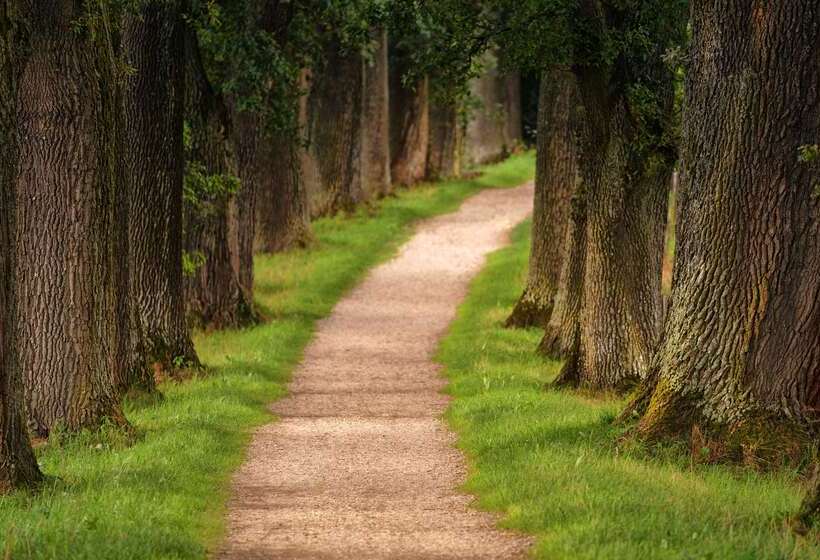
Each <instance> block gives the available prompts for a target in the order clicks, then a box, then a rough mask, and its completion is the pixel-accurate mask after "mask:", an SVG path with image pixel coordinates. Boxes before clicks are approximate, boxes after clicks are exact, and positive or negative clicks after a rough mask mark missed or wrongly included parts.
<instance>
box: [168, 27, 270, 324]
mask: <svg viewBox="0 0 820 560" xmlns="http://www.w3.org/2000/svg"><path fill="white" fill-rule="evenodd" d="M186 53H188V57H187V63H186V88H185V119H186V124H187V126H188V127H189V130H190V145H189V146H187V149H186V152H187V154H186V160H187V170H186V177H185V190H186V192H185V199H184V204H183V206H184V209H183V231H184V242H183V248H184V252H185V260H186V262H187V266H186V267H185V268H186V270H185V279H184V292H185V302H186V304H187V315H188V318H189V320H190V321H191V322H192V323H194V324H196V325H198V326H200V327H202V328H206V329H219V328H227V327H236V326H242V325H247V324H249V323H251V322H253V321H254V319H255V316H254V312H253V305H252V300H251V299H250V297H249V295H248V294H247V293H246V292H245V290H244V289H243V287H242V285H241V283H240V276H239V268H238V262H239V256H238V255H235V250H236V249H237V247H238V241H237V240H236V239H235V240H234V242H232V241H231V235H232V232H233V234H234V235H236V228H234V229H233V230H232V229H231V225H230V220H231V219H232V216H231V212H232V209H231V205H232V204H233V199H234V198H235V195H236V192H237V190H238V189H239V188H241V187H240V186H239V179H238V178H237V165H236V159H235V157H234V154H233V151H232V149H231V143H230V134H231V132H230V121H229V116H228V110H227V108H226V106H225V104H224V102H223V100H222V97H221V96H220V95H219V94H218V93H217V92H215V91H214V90H213V88H212V87H211V84H210V82H209V81H208V78H207V76H206V74H205V69H204V67H203V66H202V61H201V58H200V54H199V46H198V44H197V39H196V36H195V35H194V34H193V32H188V33H186Z"/></svg>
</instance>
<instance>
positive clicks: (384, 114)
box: [362, 28, 391, 198]
mask: <svg viewBox="0 0 820 560" xmlns="http://www.w3.org/2000/svg"><path fill="white" fill-rule="evenodd" d="M371 35H372V36H373V41H374V44H375V49H374V52H373V58H372V60H371V61H369V62H368V63H367V64H366V65H365V68H364V96H363V103H364V110H363V115H362V191H363V193H364V196H365V197H366V198H379V197H382V196H385V195H387V194H389V193H390V188H391V177H390V86H389V71H388V68H389V67H388V58H387V50H388V49H387V30H386V29H385V28H376V29H374V30H373V31H372V32H371Z"/></svg>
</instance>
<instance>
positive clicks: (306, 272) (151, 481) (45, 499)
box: [0, 153, 534, 560]
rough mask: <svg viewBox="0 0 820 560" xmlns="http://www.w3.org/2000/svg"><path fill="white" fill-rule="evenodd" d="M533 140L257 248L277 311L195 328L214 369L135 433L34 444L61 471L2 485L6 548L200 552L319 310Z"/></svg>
mask: <svg viewBox="0 0 820 560" xmlns="http://www.w3.org/2000/svg"><path fill="white" fill-rule="evenodd" d="M533 169H534V156H533V154H531V153H529V154H524V155H520V156H516V157H514V158H511V159H510V160H507V161H506V162H503V163H501V164H498V165H495V166H490V167H488V168H487V169H486V172H485V173H484V174H483V175H482V176H481V177H479V178H477V179H474V180H463V181H450V182H446V183H441V184H439V185H436V186H435V187H431V186H429V185H428V186H421V187H418V188H414V189H413V190H410V191H403V192H402V193H401V194H400V195H399V196H398V197H395V198H390V199H388V200H386V201H384V202H381V203H379V204H378V205H375V206H374V207H372V208H370V209H367V210H361V211H359V212H358V213H357V214H355V215H353V216H348V217H344V218H334V219H325V220H321V221H319V222H317V223H316V224H315V226H314V231H315V234H316V238H317V243H316V245H315V246H314V247H313V248H311V249H309V250H304V251H294V252H291V253H287V254H282V255H276V256H269V257H261V258H259V259H258V262H257V263H256V283H257V288H256V291H257V300H258V303H259V306H260V308H261V309H262V310H263V312H264V313H265V315H266V316H267V317H268V318H270V321H268V322H267V323H265V324H263V325H260V326H258V327H255V328H251V329H247V330H242V331H228V332H219V333H213V334H208V335H203V334H199V335H197V337H196V346H197V350H198V351H199V355H200V357H201V358H202V360H203V361H204V363H205V364H206V365H207V366H208V367H209V370H210V371H209V375H207V376H203V377H198V378H195V379H192V380H190V381H187V382H185V383H182V384H173V383H166V384H164V385H163V386H162V388H161V389H162V392H163V393H164V395H165V399H164V400H163V401H162V402H160V403H150V402H129V403H126V413H127V416H128V419H129V420H130V422H131V423H132V424H133V426H134V427H135V428H136V430H137V433H138V434H139V438H138V441H137V442H136V443H134V444H133V445H129V444H128V443H127V442H125V441H123V440H124V438H123V437H122V435H121V434H120V433H119V432H117V431H116V430H108V431H103V432H101V433H89V434H82V435H80V436H76V437H73V438H70V439H68V440H67V441H65V442H62V443H60V442H58V441H51V442H50V443H49V444H48V445H46V446H44V447H42V448H41V449H39V450H38V453H39V458H40V463H41V465H42V467H43V470H44V471H45V472H46V473H47V474H48V475H50V476H51V477H53V478H52V479H51V480H50V481H49V482H48V483H47V484H46V485H45V486H44V487H43V488H42V489H41V491H40V492H38V493H36V494H29V493H24V492H20V493H17V494H14V495H12V496H8V497H4V498H0V558H14V559H18V558H53V559H60V560H63V559H69V558H70V559H72V560H76V559H84V558H87V559H94V560H99V559H109V558H110V559H114V558H116V559H118V560H122V559H129V558H146V559H147V558H150V559H157V558H202V557H204V556H206V555H207V553H208V552H209V551H212V550H213V549H214V548H215V546H217V545H218V543H219V540H220V538H221V536H222V535H223V531H224V512H225V502H226V499H227V497H228V491H229V480H230V474H231V472H232V471H233V470H234V469H235V468H236V467H237V466H238V465H239V464H240V462H241V460H242V457H243V453H244V450H245V448H246V445H247V443H248V441H249V434H250V432H251V429H252V428H253V427H254V426H258V425H260V424H262V423H263V422H267V421H270V420H271V416H270V415H269V413H268V412H266V404H267V403H269V402H270V401H272V400H275V399H276V398H279V397H281V396H282V395H283V394H284V393H285V383H286V382H287V380H288V377H289V375H290V372H291V371H292V369H293V367H294V365H295V364H296V363H297V362H298V361H299V359H300V357H301V354H302V350H303V348H304V346H305V344H306V343H307V342H308V341H309V339H310V338H311V336H312V333H313V329H314V325H315V323H316V320H317V319H320V318H322V317H324V316H326V315H327V314H328V313H329V312H330V311H331V309H332V308H333V305H334V304H335V303H336V301H338V299H339V298H340V297H341V296H342V295H343V294H344V293H345V291H346V290H348V289H349V288H350V287H351V286H352V285H353V284H355V282H356V281H357V280H359V279H360V278H361V277H362V275H363V274H364V273H365V272H366V271H367V270H368V269H369V268H370V267H372V266H373V265H374V264H376V263H378V262H379V261H382V260H384V259H385V258H387V257H389V256H390V255H392V254H393V253H394V251H395V249H396V248H397V246H398V245H399V243H400V242H401V241H403V240H405V239H406V238H407V237H408V236H409V234H410V233H411V231H412V227H411V224H412V223H413V222H415V221H417V220H419V219H421V218H426V217H429V216H433V215H436V214H441V213H444V212H448V211H451V210H454V209H456V208H457V207H458V205H459V203H460V202H461V201H462V200H464V199H465V198H466V197H467V196H468V195H470V194H473V193H475V192H477V191H479V190H481V189H482V188H488V187H509V186H514V185H516V184H519V183H521V182H523V181H525V180H528V179H530V178H531V176H532V173H533Z"/></svg>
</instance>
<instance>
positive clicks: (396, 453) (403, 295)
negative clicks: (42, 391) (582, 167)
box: [220, 185, 533, 560]
mask: <svg viewBox="0 0 820 560" xmlns="http://www.w3.org/2000/svg"><path fill="white" fill-rule="evenodd" d="M532 197H533V192H532V185H525V186H521V187H517V188H514V189H490V190H485V191H482V192H481V193H479V194H477V195H475V196H473V197H472V198H470V199H468V200H467V201H466V202H465V203H464V204H463V205H462V206H461V208H460V209H459V210H458V211H456V212H454V213H452V214H447V215H444V216H441V217H438V218H434V219H431V220H427V221H424V222H422V223H421V224H419V226H418V227H417V232H416V234H415V235H414V236H413V238H412V239H411V240H410V241H408V242H407V243H406V244H405V245H404V246H403V247H402V248H401V250H400V251H399V254H398V255H397V256H396V257H395V258H394V259H392V260H391V261H389V262H387V263H385V264H382V265H380V266H378V267H377V268H375V269H373V270H372V271H371V272H370V273H369V274H368V275H367V277H366V278H365V280H364V281H363V282H362V283H361V284H359V286H358V287H357V288H355V289H354V290H353V291H351V292H350V294H348V295H347V296H346V297H344V298H343V299H342V300H341V301H340V302H339V304H338V305H337V306H336V308H335V310H334V311H333V313H332V315H331V316H330V317H329V318H327V319H325V320H323V321H321V322H320V324H319V328H318V331H317V333H316V337H315V338H314V340H313V341H312V342H311V343H310V344H309V346H308V347H307V349H306V353H305V357H304V360H303V362H302V364H301V365H300V366H299V368H298V369H297V371H296V372H295V375H294V380H293V383H292V384H291V387H290V395H289V396H288V397H286V398H284V399H282V400H280V401H278V402H277V403H275V404H274V406H273V410H274V412H275V413H276V414H277V415H279V416H280V417H281V419H280V420H278V421H276V422H273V423H271V424H268V425H265V426H263V427H262V428H260V429H259V430H257V432H256V433H255V434H254V437H253V442H252V444H251V447H250V451H249V454H248V458H247V461H246V463H245V464H244V465H243V466H242V467H241V469H240V470H239V471H238V472H237V474H236V476H235V478H234V483H233V498H232V499H231V502H230V504H229V513H228V519H229V534H228V538H227V541H226V543H225V545H224V548H223V549H222V551H221V553H220V558H224V559H237V560H239V559H243V560H254V559H262V558H264V559H266V560H267V559H288V560H301V559H308V558H310V559H322V560H329V559H339V560H341V559H344V560H365V559H376V558H379V559H391V560H411V559H445V558H446V559H490V558H493V559H507V558H519V557H521V556H522V555H523V554H524V551H525V550H526V549H527V548H528V546H529V544H530V542H529V541H528V540H527V539H525V538H523V537H520V536H517V535H513V534H511V533H506V532H502V531H499V530H498V529H496V528H495V526H494V521H495V518H494V516H492V515H490V514H487V513H483V512H479V511H476V510H474V509H471V508H470V507H469V504H470V501H471V500H472V497H471V496H469V495H465V494H463V493H461V492H459V490H458V487H459V485H460V484H461V483H462V482H463V481H464V478H465V475H466V469H465V463H464V458H463V457H462V455H461V453H460V452H459V451H458V450H457V449H456V448H454V447H453V444H454V442H455V436H454V435H453V434H452V433H451V432H450V431H449V430H448V429H447V427H446V425H445V424H444V423H443V421H442V420H441V414H442V413H443V411H444V409H445V408H446V406H447V402H448V397H446V396H444V395H442V394H441V393H440V391H441V389H442V388H443V387H444V385H445V382H444V380H443V379H442V378H441V377H440V374H439V368H438V366H437V365H436V364H434V363H433V361H432V356H433V353H434V352H435V350H436V345H437V343H438V341H439V339H440V338H441V336H442V335H443V334H444V331H445V329H446V328H447V326H448V325H449V323H450V322H451V321H452V319H453V317H454V315H455V311H456V307H457V305H458V304H459V303H460V301H461V300H462V298H463V297H464V295H465V293H466V290H467V285H468V283H469V281H470V280H471V278H472V277H473V276H474V275H475V274H476V273H477V272H478V271H479V270H480V269H481V266H482V264H483V263H484V259H485V256H486V255H487V253H489V252H491V251H493V250H495V249H498V248H499V247H501V246H502V245H504V244H505V243H506V241H507V238H508V233H509V230H510V229H511V228H512V227H513V226H514V225H515V224H517V223H519V222H520V221H522V220H524V219H525V218H526V217H527V215H528V214H529V213H530V212H531V210H532Z"/></svg>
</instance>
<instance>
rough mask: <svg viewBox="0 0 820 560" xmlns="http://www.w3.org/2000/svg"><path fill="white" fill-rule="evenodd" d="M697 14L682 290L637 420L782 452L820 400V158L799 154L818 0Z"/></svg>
mask: <svg viewBox="0 0 820 560" xmlns="http://www.w3.org/2000/svg"><path fill="white" fill-rule="evenodd" d="M692 15H693V20H692V46H691V53H690V56H689V60H690V66H689V70H688V72H687V76H686V101H685V103H686V110H687V119H686V121H685V125H684V130H683V139H684V140H683V141H684V144H683V158H682V173H681V184H680V191H679V210H678V212H679V223H678V244H677V252H676V254H677V258H676V262H675V270H674V279H673V294H672V303H671V308H670V311H669V316H668V319H667V325H666V329H665V333H664V337H663V341H662V344H661V347H660V350H659V352H658V354H657V356H656V358H655V360H654V362H653V368H652V376H651V383H649V384H647V386H648V388H649V390H648V391H645V393H646V395H649V396H650V397H651V398H644V399H643V401H642V403H639V404H640V406H638V407H637V410H638V411H642V412H643V417H642V418H641V420H640V423H639V425H638V427H637V433H638V434H640V435H641V436H643V437H645V438H648V439H656V438H659V437H663V436H667V435H670V434H671V435H679V434H686V433H687V432H689V431H690V430H691V429H692V427H693V426H695V425H698V426H700V427H701V428H704V429H707V430H708V429H712V430H715V431H721V430H724V429H725V430H728V433H729V434H731V435H732V438H731V439H732V440H734V442H735V443H739V444H744V443H748V444H752V446H753V447H757V448H758V449H765V448H771V449H779V450H782V449H784V446H783V443H784V442H783V439H782V438H783V437H786V436H785V435H784V433H783V431H784V430H787V431H789V425H790V424H791V423H792V422H795V421H797V422H801V421H803V420H809V419H812V420H816V416H817V410H818V407H819V406H820V198H818V197H817V196H816V195H815V194H814V193H815V192H816V188H817V184H818V183H820V167H818V164H817V162H814V163H801V162H800V161H798V157H797V153H798V147H800V146H801V145H804V144H814V143H816V142H817V139H818V138H820V118H818V115H819V114H820V57H818V52H820V5H818V4H817V3H816V2H813V1H809V0H801V1H798V2H791V3H780V2H773V3H767V4H760V3H749V2H741V1H739V0H722V1H720V2H704V1H703V0H698V1H696V2H694V4H693V6H692ZM644 405H646V406H644ZM723 441H724V443H725V444H726V445H727V446H728V445H729V442H727V440H726V439H725V438H724V440H723ZM771 441H774V443H773V444H772V445H771V446H770V445H768V443H769V442H771ZM748 449H749V448H748V447H747V450H748Z"/></svg>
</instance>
